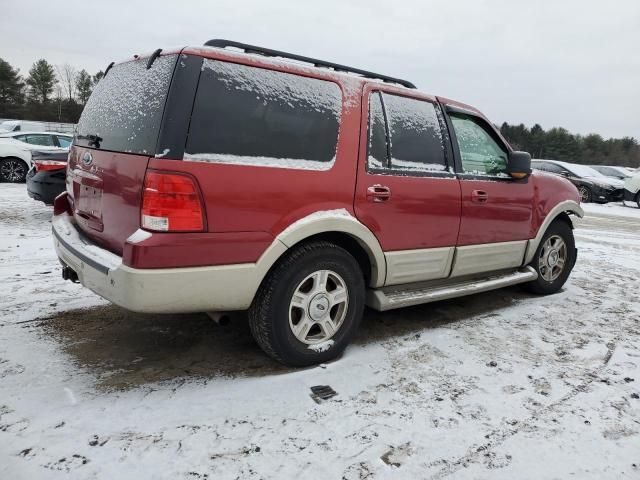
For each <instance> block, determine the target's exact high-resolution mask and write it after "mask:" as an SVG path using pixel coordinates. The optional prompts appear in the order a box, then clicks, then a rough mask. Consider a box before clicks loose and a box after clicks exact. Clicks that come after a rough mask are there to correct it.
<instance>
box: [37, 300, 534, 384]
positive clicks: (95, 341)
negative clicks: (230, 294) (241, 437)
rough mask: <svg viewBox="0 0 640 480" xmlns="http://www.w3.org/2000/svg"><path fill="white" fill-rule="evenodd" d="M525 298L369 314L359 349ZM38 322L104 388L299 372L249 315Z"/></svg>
mask: <svg viewBox="0 0 640 480" xmlns="http://www.w3.org/2000/svg"><path fill="white" fill-rule="evenodd" d="M527 297H529V295H527V294H525V293H523V292H522V291H521V290H519V289H518V288H509V289H504V290H498V291H495V292H488V293H485V294H480V295H474V296H471V297H465V298H460V299H456V300H449V301H443V302H437V303H432V304H428V305H420V306H417V307H410V308H404V309H400V310H395V311H390V312H376V311H373V310H370V309H367V310H366V311H365V315H364V319H363V322H362V324H361V326H360V329H359V331H358V334H357V336H356V339H355V340H354V344H355V345H360V346H365V345H368V344H371V343H375V342H381V341H387V340H392V339H394V338H397V337H402V336H406V335H409V334H417V333H423V334H425V333H427V331H428V330H430V329H434V328H437V327H441V326H444V325H447V324H451V323H454V322H461V321H466V320H473V319H477V318H479V317H482V316H484V315H493V314H495V313H494V312H496V311H498V310H500V309H502V308H505V307H508V306H510V305H511V304H513V303H514V302H518V301H523V300H525V299H526V298H527ZM37 325H38V328H39V329H42V330H44V332H45V333H46V334H47V336H48V337H49V338H52V339H54V340H55V341H57V342H58V343H59V344H60V348H61V349H62V350H63V351H64V352H65V353H66V354H67V355H68V356H69V358H70V359H71V361H72V362H73V363H74V364H75V365H76V366H78V367H80V368H82V369H86V370H87V371H88V372H90V373H91V374H92V375H95V377H96V383H97V388H98V389H100V390H127V389H131V388H138V387H141V386H145V385H149V384H153V383H158V382H174V381H179V380H184V379H188V380H189V381H198V380H200V381H206V380H207V379H210V378H221V377H222V378H225V377H226V378H236V377H252V376H265V375H273V374H282V373H286V372H290V371H295V369H291V368H287V367H284V366H282V365H280V364H279V363H277V362H276V361H274V360H272V359H271V358H269V357H267V356H266V355H265V354H264V353H263V352H262V350H260V348H259V347H258V346H257V345H256V344H255V342H254V341H253V338H252V337H251V332H250V330H249V326H248V323H247V320H246V314H244V313H238V314H235V315H233V317H232V321H231V323H230V324H229V325H226V326H221V325H218V324H216V323H215V322H214V321H213V320H211V319H210V318H209V317H208V316H207V315H205V314H190V315H149V314H146V315H145V314H137V313H132V312H128V311H126V310H123V309H121V308H119V307H117V306H115V305H105V306H100V307H94V308H89V309H79V310H69V311H65V312H60V313H57V314H55V315H52V316H49V317H46V318H42V319H40V321H39V322H37Z"/></svg>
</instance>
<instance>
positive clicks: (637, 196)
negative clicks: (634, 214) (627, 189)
mask: <svg viewBox="0 0 640 480" xmlns="http://www.w3.org/2000/svg"><path fill="white" fill-rule="evenodd" d="M636 205H638V208H640V192H638V194H637V195H636Z"/></svg>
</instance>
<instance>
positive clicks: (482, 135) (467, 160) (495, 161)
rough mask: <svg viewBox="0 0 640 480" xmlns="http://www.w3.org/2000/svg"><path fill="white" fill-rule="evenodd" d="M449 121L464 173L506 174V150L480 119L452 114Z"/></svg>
mask: <svg viewBox="0 0 640 480" xmlns="http://www.w3.org/2000/svg"><path fill="white" fill-rule="evenodd" d="M451 122H452V123H453V129H454V130H455V133H456V138H457V140H458V146H459V147H460V157H461V159H462V170H463V171H464V172H465V173H472V174H475V175H494V176H496V175H497V176H500V175H505V176H506V170H507V151H506V150H505V149H504V147H503V146H502V145H500V144H499V143H498V142H497V141H496V140H495V139H494V138H493V137H492V135H491V134H490V133H489V132H488V131H487V129H488V128H490V127H488V126H483V125H481V123H480V122H482V121H481V120H477V119H475V118H473V117H467V116H458V115H452V116H451ZM482 123H483V122H482Z"/></svg>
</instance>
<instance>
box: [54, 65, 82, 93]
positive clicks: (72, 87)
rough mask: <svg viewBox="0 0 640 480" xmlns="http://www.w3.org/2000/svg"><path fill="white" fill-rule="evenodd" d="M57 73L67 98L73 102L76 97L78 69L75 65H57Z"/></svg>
mask: <svg viewBox="0 0 640 480" xmlns="http://www.w3.org/2000/svg"><path fill="white" fill-rule="evenodd" d="M56 73H57V74H58V79H59V80H60V84H61V85H62V88H63V89H64V93H65V94H66V96H67V98H68V99H69V100H73V99H74V98H75V96H76V75H77V72H76V69H75V68H74V67H73V65H71V64H69V63H64V64H62V65H56Z"/></svg>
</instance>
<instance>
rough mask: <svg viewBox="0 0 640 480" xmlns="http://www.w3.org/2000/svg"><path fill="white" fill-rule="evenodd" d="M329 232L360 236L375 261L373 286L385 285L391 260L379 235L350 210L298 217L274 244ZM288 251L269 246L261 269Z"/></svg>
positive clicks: (262, 260)
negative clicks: (387, 259)
mask: <svg viewBox="0 0 640 480" xmlns="http://www.w3.org/2000/svg"><path fill="white" fill-rule="evenodd" d="M328 232H340V233H345V234H347V235H349V236H350V237H351V238H353V239H354V240H356V241H357V242H358V244H359V245H360V246H361V247H362V249H363V250H364V251H365V252H366V254H367V256H368V257H369V263H370V264H371V281H370V286H371V287H374V288H375V287H381V286H382V285H384V281H385V277H386V275H387V263H386V260H385V257H384V253H383V251H382V247H381V246H380V243H379V242H378V239H377V238H376V237H375V235H374V234H373V233H372V232H371V230H369V229H368V228H367V227H366V226H364V225H363V224H362V223H360V221H358V219H356V218H355V217H354V216H353V215H352V214H351V213H350V212H349V211H348V210H346V209H338V210H325V211H320V212H314V213H312V214H310V215H307V216H306V217H302V218H300V219H299V220H297V221H295V222H294V223H292V224H291V225H289V226H288V227H287V228H285V229H284V230H283V231H282V232H280V233H279V234H278V235H277V236H276V239H275V241H274V242H273V244H272V246H274V245H279V246H284V247H285V249H289V248H291V247H293V246H294V245H296V244H297V243H299V242H301V241H303V240H305V239H306V238H309V237H312V236H313V235H318V234H322V233H328ZM283 253H284V251H283V250H282V248H269V249H267V251H266V252H265V253H264V254H263V255H262V257H261V258H260V259H259V260H258V263H259V264H262V265H261V267H262V268H260V270H261V271H264V272H265V274H266V271H268V270H269V269H270V268H271V267H272V266H273V265H274V264H275V263H276V261H277V260H278V258H280V256H281V255H282V254H283Z"/></svg>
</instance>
